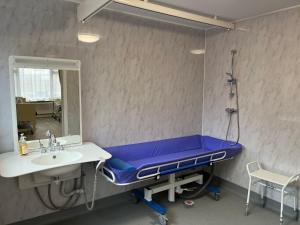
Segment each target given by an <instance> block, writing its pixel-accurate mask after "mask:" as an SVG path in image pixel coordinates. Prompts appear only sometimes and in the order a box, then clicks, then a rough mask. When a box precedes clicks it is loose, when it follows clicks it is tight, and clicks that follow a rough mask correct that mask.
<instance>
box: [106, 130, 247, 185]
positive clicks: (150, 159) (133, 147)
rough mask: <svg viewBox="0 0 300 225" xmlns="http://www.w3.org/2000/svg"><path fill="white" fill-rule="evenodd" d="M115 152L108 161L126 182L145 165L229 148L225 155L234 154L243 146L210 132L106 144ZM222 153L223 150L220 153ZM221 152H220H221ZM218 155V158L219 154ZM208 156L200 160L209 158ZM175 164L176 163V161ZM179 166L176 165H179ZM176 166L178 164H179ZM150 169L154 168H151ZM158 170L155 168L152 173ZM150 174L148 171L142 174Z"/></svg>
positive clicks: (203, 154) (121, 180)
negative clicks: (212, 134) (120, 143)
mask: <svg viewBox="0 0 300 225" xmlns="http://www.w3.org/2000/svg"><path fill="white" fill-rule="evenodd" d="M105 149H106V151H108V152H109V153H110V154H111V155H112V159H110V160H108V161H107V162H106V163H105V167H106V168H108V169H110V170H111V171H112V172H113V173H114V175H115V177H116V183H119V184H126V183H131V182H134V181H136V180H137V177H136V176H137V173H138V172H139V171H140V170H141V169H144V168H147V167H150V166H156V165H162V164H166V163H172V162H176V161H179V160H185V159H190V158H194V157H199V156H205V155H207V154H211V153H219V152H223V151H225V152H226V157H225V159H229V158H232V157H233V156H235V155H236V154H237V153H239V152H240V151H241V150H242V146H241V145H240V144H236V143H234V142H231V141H225V140H222V139H217V138H213V137H210V136H201V135H193V136H186V137H179V138H172V139H165V140H158V141H151V142H144V143H138V144H130V145H122V146H114V147H109V148H105ZM220 154H221V153H220ZM219 156H220V155H219ZM215 158H218V156H217V155H216V156H215ZM209 159H210V158H209V157H204V158H201V159H200V160H198V161H197V162H199V163H201V162H204V163H205V162H207V161H209ZM193 163H194V161H192V160H191V161H187V162H185V163H183V164H181V166H187V167H188V166H189V165H191V166H192V165H193ZM174 166H175V165H174ZM175 167H176V166H175ZM175 169H176V168H175ZM168 170H174V168H173V167H172V166H166V167H165V168H164V167H162V168H161V170H160V171H161V172H164V171H165V172H166V171H168ZM148 172H149V173H150V172H151V171H148ZM153 172H155V171H152V173H153ZM142 175H147V174H145V173H144V174H142Z"/></svg>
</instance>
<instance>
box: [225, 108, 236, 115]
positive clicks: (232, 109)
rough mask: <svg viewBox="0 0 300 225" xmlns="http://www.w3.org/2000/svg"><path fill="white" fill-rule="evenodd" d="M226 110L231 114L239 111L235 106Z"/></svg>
mask: <svg viewBox="0 0 300 225" xmlns="http://www.w3.org/2000/svg"><path fill="white" fill-rule="evenodd" d="M225 111H226V112H227V113H229V114H233V113H237V111H238V110H237V109H234V108H226V109H225Z"/></svg>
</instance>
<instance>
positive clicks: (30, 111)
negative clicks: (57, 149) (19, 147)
mask: <svg viewBox="0 0 300 225" xmlns="http://www.w3.org/2000/svg"><path fill="white" fill-rule="evenodd" d="M79 82H80V81H79V71H73V70H58V69H36V68H15V69H14V86H15V98H16V113H17V130H18V136H20V135H21V133H24V135H25V136H26V137H27V140H28V141H33V140H40V139H41V140H43V139H44V140H46V138H47V137H46V133H47V131H48V130H50V131H51V132H52V133H54V134H55V135H56V137H66V138H64V139H63V138H61V139H60V142H61V144H66V143H68V142H70V143H71V142H74V141H75V143H76V142H78V141H80V99H79V90H80V89H79ZM72 137H73V139H72ZM74 137H78V138H75V139H74ZM71 139H72V141H71Z"/></svg>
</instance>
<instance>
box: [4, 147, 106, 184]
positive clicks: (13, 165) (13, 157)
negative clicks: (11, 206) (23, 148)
mask: <svg viewBox="0 0 300 225" xmlns="http://www.w3.org/2000/svg"><path fill="white" fill-rule="evenodd" d="M64 151H76V152H80V153H81V154H82V157H81V158H80V159H78V160H76V161H72V162H69V163H64V164H63V165H37V164H34V163H32V160H33V159H35V158H37V157H39V156H41V153H40V152H32V153H29V154H28V155H26V156H20V155H19V154H17V153H15V152H7V153H3V154H0V176H2V177H7V178H10V177H18V176H22V175H25V174H30V173H35V172H40V171H43V170H47V169H53V168H57V167H61V166H67V165H72V164H78V163H86V162H94V161H100V160H102V161H105V160H107V159H110V158H111V154H109V153H108V152H106V151H105V150H104V149H102V148H100V147H98V146H97V145H95V144H94V143H91V142H86V143H83V144H82V145H78V146H70V147H65V150H64ZM46 154H47V153H46ZM58 154H59V153H58Z"/></svg>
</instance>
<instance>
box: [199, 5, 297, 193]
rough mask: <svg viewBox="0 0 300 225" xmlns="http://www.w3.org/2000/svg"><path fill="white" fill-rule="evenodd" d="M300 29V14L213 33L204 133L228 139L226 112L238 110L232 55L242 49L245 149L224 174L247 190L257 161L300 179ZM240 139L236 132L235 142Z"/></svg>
mask: <svg viewBox="0 0 300 225" xmlns="http://www.w3.org/2000/svg"><path fill="white" fill-rule="evenodd" d="M299 24H300V9H299V8H297V9H293V10H289V11H286V12H281V13H277V14H273V15H269V16H266V17H261V18H258V19H255V20H251V21H247V22H243V23H239V24H237V26H238V29H237V30H236V31H231V32H228V31H220V30H212V31H208V32H207V35H206V56H205V57H206V58H205V62H206V63H205V69H206V73H205V81H204V112H203V132H204V133H205V134H209V135H213V136H217V137H221V138H224V137H225V132H226V128H227V124H228V119H229V118H228V115H227V114H226V113H225V111H224V110H225V108H226V107H228V106H230V104H232V105H233V102H232V101H229V96H228V94H229V87H228V86H227V85H226V80H227V79H228V78H229V77H228V76H226V75H225V73H226V72H229V71H230V60H231V58H230V50H231V49H236V50H237V51H238V53H237V57H236V66H235V70H236V77H237V79H238V87H239V100H240V123H241V139H240V142H241V143H242V144H243V145H244V146H245V149H244V151H243V153H242V154H241V155H240V156H238V157H237V158H236V159H235V160H234V161H233V162H227V163H225V164H224V165H222V166H221V167H219V171H218V172H219V175H221V176H222V177H223V178H225V179H227V180H229V181H231V182H233V183H235V184H238V185H241V186H243V187H247V182H248V176H247V173H246V169H245V164H246V163H247V162H250V161H253V160H256V159H259V160H260V161H261V162H262V164H263V165H264V166H265V167H266V168H267V169H271V170H274V171H277V172H280V173H283V174H287V175H292V174H294V173H299V158H300V138H299V137H300V29H299ZM234 121H235V118H234ZM233 127H236V124H235V122H234V124H233ZM235 134H236V130H235V129H233V130H232V132H231V137H232V138H234V137H235ZM275 197H276V196H275Z"/></svg>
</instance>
